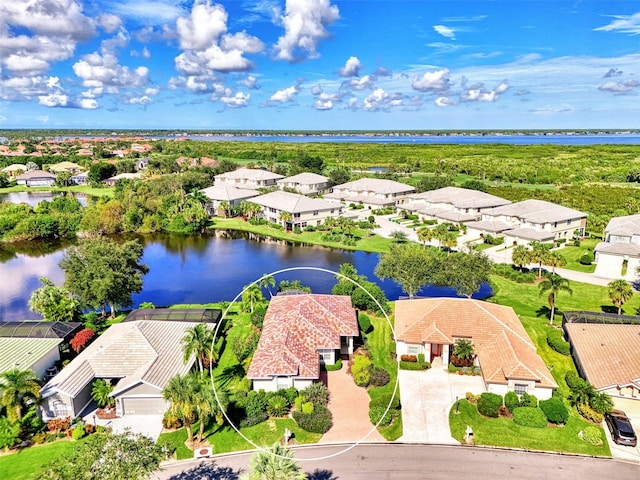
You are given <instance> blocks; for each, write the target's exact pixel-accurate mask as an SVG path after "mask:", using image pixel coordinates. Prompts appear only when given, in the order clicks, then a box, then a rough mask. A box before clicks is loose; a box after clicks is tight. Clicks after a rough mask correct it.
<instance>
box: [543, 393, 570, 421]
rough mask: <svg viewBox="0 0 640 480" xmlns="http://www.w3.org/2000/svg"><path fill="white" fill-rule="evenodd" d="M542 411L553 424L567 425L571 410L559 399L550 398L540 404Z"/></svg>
mask: <svg viewBox="0 0 640 480" xmlns="http://www.w3.org/2000/svg"><path fill="white" fill-rule="evenodd" d="M540 409H541V410H542V411H543V412H544V414H545V415H546V417H547V420H549V421H550V422H551V423H567V420H569V409H568V408H567V407H566V405H565V404H564V402H563V401H562V400H560V399H559V398H553V397H552V398H550V399H548V400H542V401H541V402H540Z"/></svg>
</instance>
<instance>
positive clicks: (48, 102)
mask: <svg viewBox="0 0 640 480" xmlns="http://www.w3.org/2000/svg"><path fill="white" fill-rule="evenodd" d="M38 103H39V104H40V105H43V106H45V107H50V108H55V107H60V108H81V109H85V110H94V109H96V108H98V102H97V101H96V100H95V99H93V98H80V99H73V98H70V97H69V96H68V95H66V94H64V93H51V94H49V95H41V96H39V97H38Z"/></svg>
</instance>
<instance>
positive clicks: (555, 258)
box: [543, 252, 567, 273]
mask: <svg viewBox="0 0 640 480" xmlns="http://www.w3.org/2000/svg"><path fill="white" fill-rule="evenodd" d="M543 263H544V265H549V266H550V267H551V273H556V268H561V267H564V266H565V265H566V264H567V259H566V258H564V257H563V256H562V255H560V254H559V253H558V252H547V255H546V256H545V257H544V260H543Z"/></svg>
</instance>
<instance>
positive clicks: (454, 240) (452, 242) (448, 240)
mask: <svg viewBox="0 0 640 480" xmlns="http://www.w3.org/2000/svg"><path fill="white" fill-rule="evenodd" d="M440 244H441V245H442V246H444V247H447V249H448V251H449V252H451V249H452V248H453V247H455V246H457V245H458V234H457V233H456V232H447V233H445V234H444V235H442V238H441V239H440Z"/></svg>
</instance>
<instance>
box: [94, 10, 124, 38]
mask: <svg viewBox="0 0 640 480" xmlns="http://www.w3.org/2000/svg"><path fill="white" fill-rule="evenodd" d="M96 24H97V25H99V26H100V27H102V29H103V30H104V31H105V32H107V33H113V32H115V31H117V30H118V29H119V28H120V27H121V26H122V19H121V18H120V17H118V16H117V15H112V14H111V13H103V14H101V15H98V18H97V19H96Z"/></svg>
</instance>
